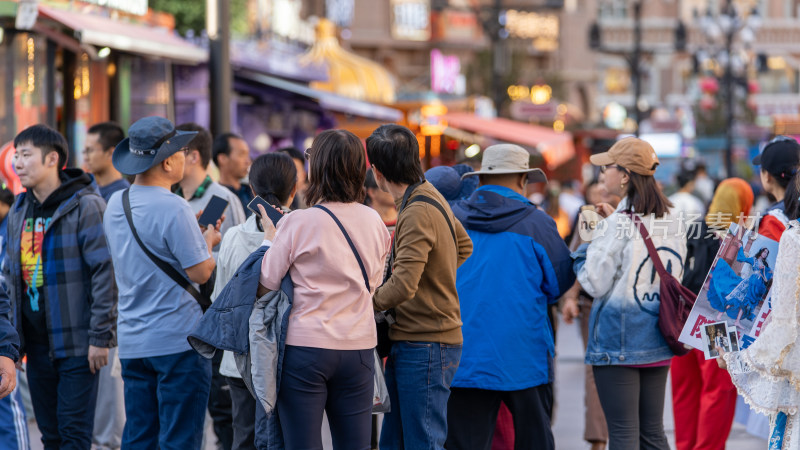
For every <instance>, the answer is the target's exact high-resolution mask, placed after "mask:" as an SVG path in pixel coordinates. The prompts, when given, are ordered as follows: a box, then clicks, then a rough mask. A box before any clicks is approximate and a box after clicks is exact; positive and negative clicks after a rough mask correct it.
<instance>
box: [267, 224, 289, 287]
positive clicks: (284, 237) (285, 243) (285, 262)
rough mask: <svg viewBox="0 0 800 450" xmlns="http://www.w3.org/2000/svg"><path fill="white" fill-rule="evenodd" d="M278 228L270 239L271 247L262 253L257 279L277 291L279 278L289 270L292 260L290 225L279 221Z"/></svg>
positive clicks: (279, 282) (281, 278)
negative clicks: (259, 272)
mask: <svg viewBox="0 0 800 450" xmlns="http://www.w3.org/2000/svg"><path fill="white" fill-rule="evenodd" d="M287 219H288V217H287ZM284 220H286V219H284ZM280 225H283V226H280ZM278 228H279V230H278V231H277V232H276V233H275V238H274V239H273V240H272V247H270V248H269V249H268V250H267V253H266V254H264V259H263V260H261V278H260V280H259V281H260V282H261V285H263V286H264V287H266V288H267V289H269V290H271V291H277V290H278V289H279V288H280V286H281V280H283V277H284V276H285V275H286V272H288V271H289V266H291V265H292V262H293V261H294V257H293V254H294V252H292V241H293V239H292V235H293V230H292V227H291V225H290V224H289V223H281V224H279V227H278Z"/></svg>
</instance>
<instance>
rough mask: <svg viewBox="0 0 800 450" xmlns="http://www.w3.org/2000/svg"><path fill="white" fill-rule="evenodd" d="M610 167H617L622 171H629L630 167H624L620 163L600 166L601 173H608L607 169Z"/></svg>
mask: <svg viewBox="0 0 800 450" xmlns="http://www.w3.org/2000/svg"><path fill="white" fill-rule="evenodd" d="M608 169H617V170H619V171H620V172H625V173H628V169H626V168H624V167H622V166H620V165H618V164H617V165H608V166H600V173H606V170H608Z"/></svg>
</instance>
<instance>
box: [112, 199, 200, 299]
mask: <svg viewBox="0 0 800 450" xmlns="http://www.w3.org/2000/svg"><path fill="white" fill-rule="evenodd" d="M129 191H130V188H128V189H125V191H124V192H122V207H123V208H124V209H125V218H126V219H128V225H129V226H130V227H131V231H132V232H133V238H134V239H136V243H138V244H139V247H141V249H142V251H143V252H144V254H145V255H147V257H148V258H150V260H151V261H153V263H154V264H155V265H156V266H158V268H159V269H161V271H162V272H164V273H165V274H166V275H167V276H168V277H170V278H172V281H174V282H175V283H177V284H178V286H180V287H182V288H184V289H185V290H186V292H188V293H189V294H190V295H191V296H192V297H194V299H195V300H197V303H199V304H200V308H201V309H202V310H203V312H204V313H205V312H206V310H207V309H208V308H209V307H210V306H211V299H209V298H208V297H206V296H205V295H203V294H201V293H200V291H198V290H197V289H196V288H195V287H194V286H192V283H191V282H190V281H189V280H187V279H186V277H184V276H183V275H181V274H180V273H179V272H178V271H177V270H175V268H174V267H172V265H171V264H170V263H168V262H166V261H164V260H163V259H161V258H159V257H158V256H156V255H154V254H153V253H152V252H151V251H150V250H149V249H148V248H147V247H146V246H145V245H144V242H142V240H141V239H140V238H139V233H137V232H136V227H135V226H133V215H132V214H131V202H130V198H129V195H128V192H129Z"/></svg>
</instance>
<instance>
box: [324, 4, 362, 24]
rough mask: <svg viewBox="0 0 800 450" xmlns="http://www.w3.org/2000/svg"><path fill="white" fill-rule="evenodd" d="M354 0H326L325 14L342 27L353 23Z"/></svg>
mask: <svg viewBox="0 0 800 450" xmlns="http://www.w3.org/2000/svg"><path fill="white" fill-rule="evenodd" d="M354 9H355V5H354V0H325V15H326V16H327V17H328V20H330V21H331V22H333V23H335V24H336V25H337V26H339V27H341V28H349V27H350V25H351V24H352V23H353V10H354Z"/></svg>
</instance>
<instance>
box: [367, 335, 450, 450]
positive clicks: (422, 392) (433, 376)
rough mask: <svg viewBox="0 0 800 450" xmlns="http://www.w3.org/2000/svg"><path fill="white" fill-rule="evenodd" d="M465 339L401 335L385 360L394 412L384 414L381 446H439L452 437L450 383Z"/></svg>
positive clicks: (386, 449)
mask: <svg viewBox="0 0 800 450" xmlns="http://www.w3.org/2000/svg"><path fill="white" fill-rule="evenodd" d="M460 360H461V345H447V344H439V343H437V342H409V341H399V342H395V343H394V344H393V345H392V351H391V353H390V354H389V358H388V359H387V361H386V387H387V388H388V389H389V397H390V401H391V408H392V410H391V412H389V413H388V414H386V415H385V416H384V418H383V430H382V431H381V440H380V441H381V442H380V448H381V450H392V449H397V450H404V449H405V450H440V449H443V448H444V442H445V439H446V438H447V400H448V399H449V398H450V383H452V382H453V377H455V375H456V370H458V363H459V361H460Z"/></svg>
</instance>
